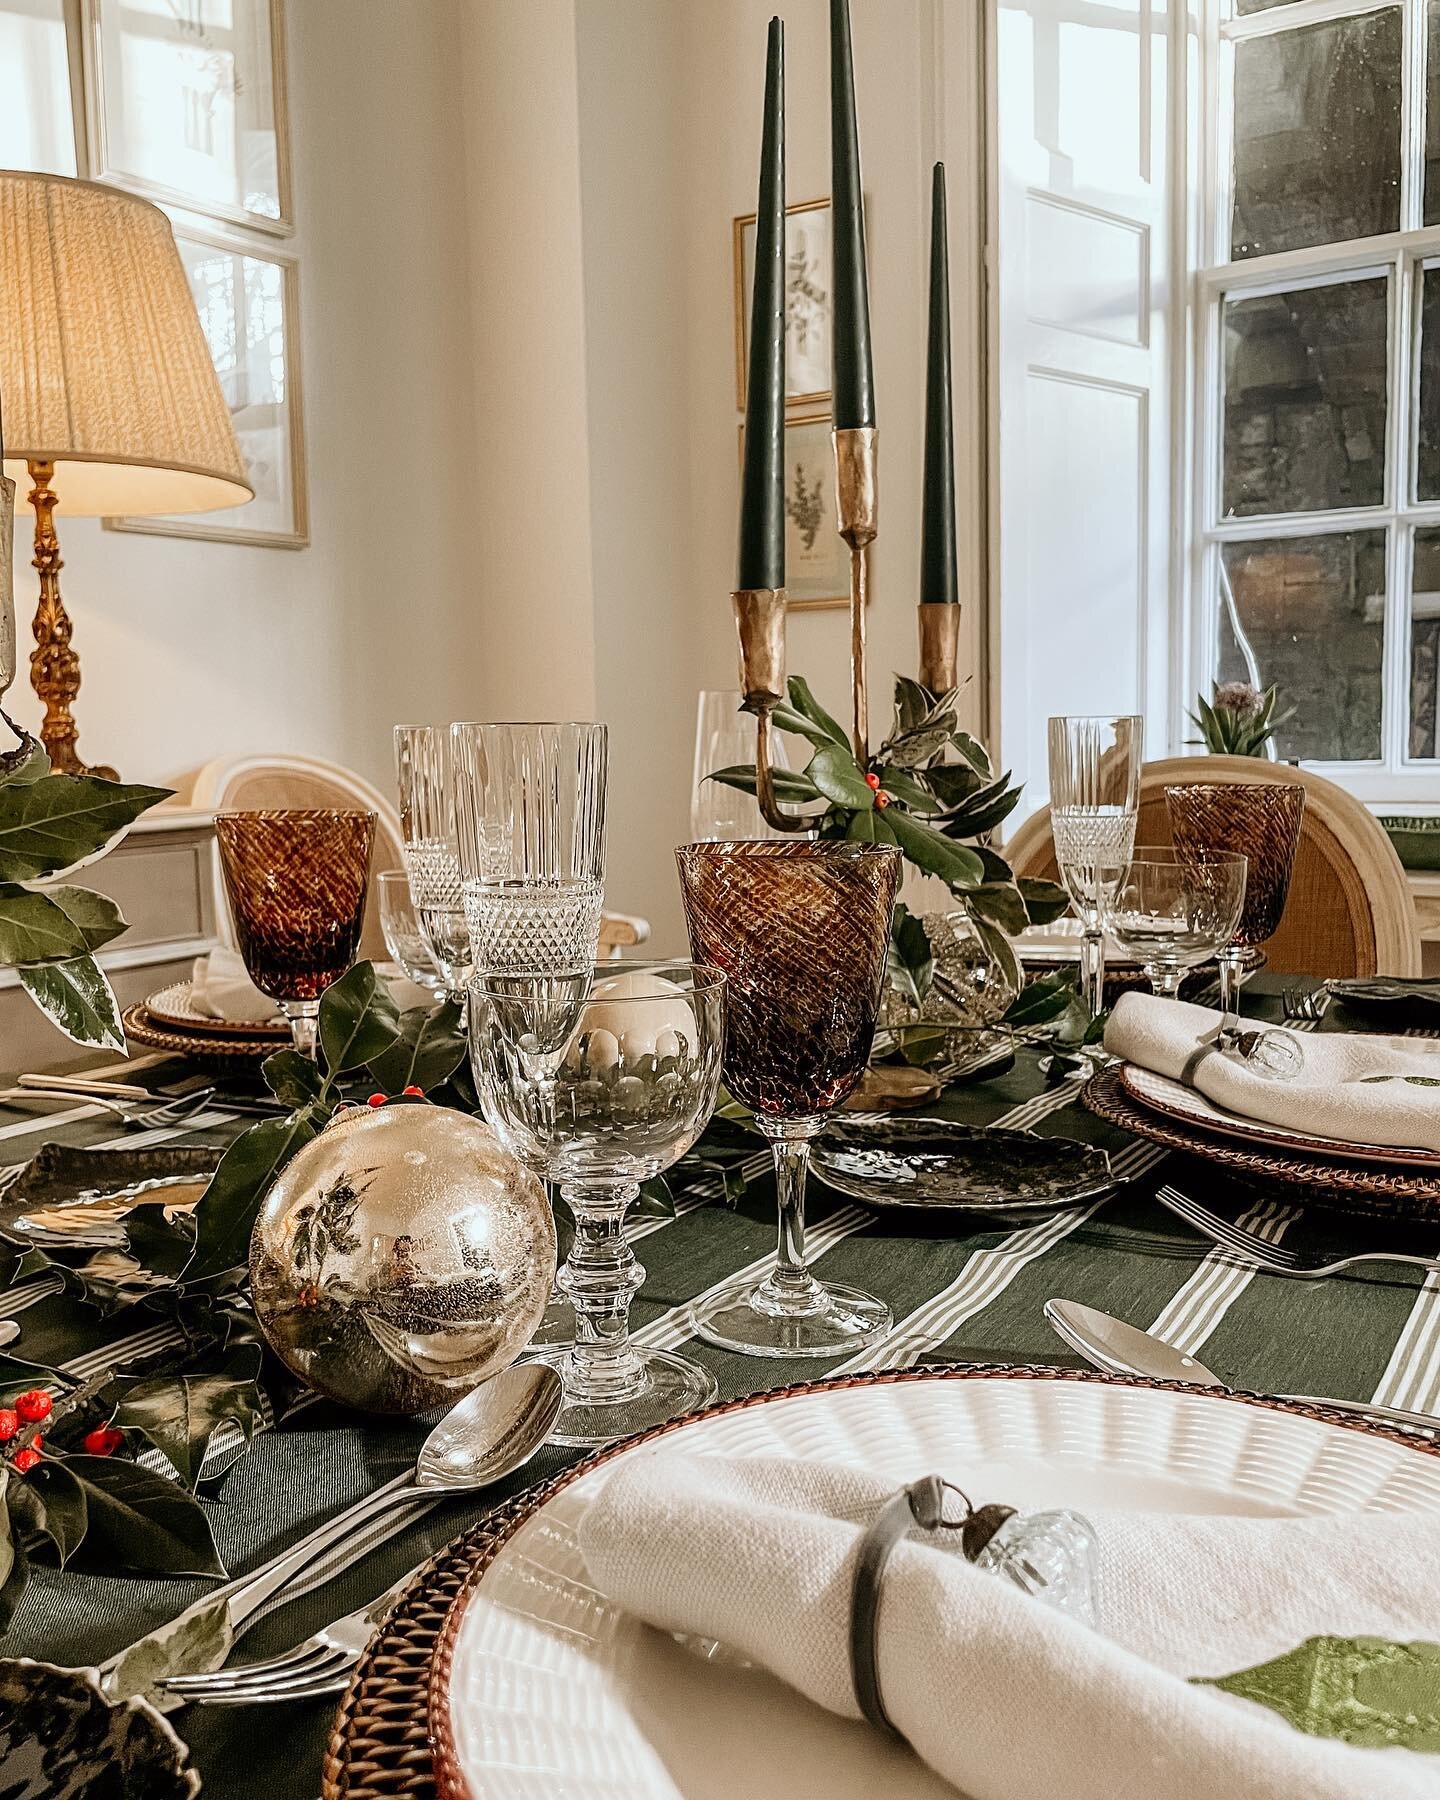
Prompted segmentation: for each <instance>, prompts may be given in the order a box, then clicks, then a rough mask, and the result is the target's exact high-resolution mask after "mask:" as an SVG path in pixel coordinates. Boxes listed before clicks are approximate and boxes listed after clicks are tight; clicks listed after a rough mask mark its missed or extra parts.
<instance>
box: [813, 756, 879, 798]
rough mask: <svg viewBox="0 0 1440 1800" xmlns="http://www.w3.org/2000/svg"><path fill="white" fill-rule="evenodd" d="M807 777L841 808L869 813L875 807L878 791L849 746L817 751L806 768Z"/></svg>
mask: <svg viewBox="0 0 1440 1800" xmlns="http://www.w3.org/2000/svg"><path fill="white" fill-rule="evenodd" d="M805 773H806V774H807V775H808V776H809V777H810V779H811V781H813V782H814V784H815V786H816V787H817V788H818V789H819V790H820V792H821V793H822V794H823V795H824V796H825V798H826V799H827V800H830V801H833V802H834V803H835V805H837V806H846V807H853V808H854V809H855V810H856V811H857V812H861V811H863V812H868V811H869V810H870V808H871V807H873V806H874V804H875V790H874V789H873V788H872V787H871V786H870V783H869V782H868V781H866V779H865V777H864V776H863V775H862V774H861V773H860V765H859V764H858V763H857V762H856V761H855V758H854V756H853V755H852V754H851V752H850V747H849V745H848V744H831V745H829V746H827V748H825V749H824V750H817V751H816V752H815V754H814V755H813V756H812V757H811V758H810V760H809V762H808V763H807V764H806V765H805Z"/></svg>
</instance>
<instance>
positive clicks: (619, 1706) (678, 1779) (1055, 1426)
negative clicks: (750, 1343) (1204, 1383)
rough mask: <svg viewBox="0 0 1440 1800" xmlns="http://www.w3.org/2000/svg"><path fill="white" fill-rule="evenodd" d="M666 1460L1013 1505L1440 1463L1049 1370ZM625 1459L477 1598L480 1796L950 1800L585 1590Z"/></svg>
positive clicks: (773, 1416)
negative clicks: (609, 1490) (755, 1467)
mask: <svg viewBox="0 0 1440 1800" xmlns="http://www.w3.org/2000/svg"><path fill="white" fill-rule="evenodd" d="M663 1442H664V1447H665V1449H666V1450H667V1451H675V1450H681V1449H684V1450H691V1451H697V1452H703V1453H706V1454H713V1455H723V1456H791V1457H796V1458H806V1459H814V1460H825V1461H830V1462H836V1463H841V1464H846V1465H849V1466H852V1467H857V1468H864V1469H871V1470H875V1471H878V1472H881V1473H883V1474H884V1475H885V1476H886V1478H887V1479H888V1480H893V1481H894V1482H895V1484H896V1486H897V1487H898V1486H899V1485H900V1484H901V1483H902V1482H904V1481H907V1480H911V1479H913V1478H915V1477H917V1476H920V1475H923V1474H927V1473H930V1472H940V1473H943V1474H946V1475H948V1476H950V1477H951V1478H952V1479H954V1480H956V1481H958V1482H960V1483H962V1484H963V1485H964V1487H965V1489H966V1491H967V1492H969V1493H970V1494H972V1495H974V1496H975V1497H976V1499H977V1500H992V1499H996V1500H1001V1499H1003V1500H1004V1501H1006V1502H1008V1503H1010V1504H1013V1505H1018V1506H1021V1507H1027V1506H1031V1507H1033V1506H1043V1505H1055V1504H1060V1503H1064V1504H1069V1505H1074V1506H1077V1507H1080V1508H1081V1509H1085V1508H1093V1509H1095V1510H1097V1511H1101V1510H1104V1511H1112V1512H1113V1511H1125V1510H1129V1511H1137V1510H1143V1511H1152V1512H1173V1513H1194V1514H1199V1513H1230V1514H1235V1513H1240V1514H1251V1515H1256V1516H1275V1515H1296V1514H1326V1513H1337V1512H1348V1511H1358V1510H1375V1511H1395V1512H1419V1513H1433V1514H1435V1515H1437V1523H1440V1458H1436V1457H1433V1456H1431V1455H1428V1454H1426V1453H1425V1452H1423V1451H1419V1450H1415V1449H1411V1448H1408V1447H1407V1446H1405V1445H1404V1444H1401V1443H1397V1442H1394V1441H1393V1440H1390V1439H1387V1438H1382V1437H1372V1436H1367V1435H1366V1434H1365V1433H1364V1432H1360V1431H1354V1430H1349V1429H1346V1428H1344V1427H1340V1426H1335V1425H1332V1424H1328V1423H1326V1422H1324V1421H1322V1420H1319V1419H1314V1418H1308V1417H1304V1416H1302V1415H1298V1414H1293V1413H1285V1412H1280V1411H1277V1410H1274V1409H1268V1408H1265V1407H1261V1406H1256V1405H1246V1404H1243V1403H1239V1402H1237V1401H1235V1400H1233V1399H1227V1398H1224V1397H1217V1396H1214V1395H1206V1394H1204V1393H1202V1392H1196V1393H1194V1394H1177V1393H1174V1392H1163V1391H1156V1390H1152V1389H1145V1388H1129V1387H1121V1386H1116V1387H1109V1386H1103V1385H1100V1384H1086V1383H1081V1382H1063V1381H1045V1380H1016V1379H1013V1378H1011V1379H1005V1380H989V1381H987V1380H982V1379H977V1380H967V1381H953V1382H944V1381H941V1382H915V1383H901V1384H896V1385H876V1386H863V1387H854V1388H844V1389H840V1390H837V1391H834V1392H830V1393H823V1394H806V1395H799V1396H793V1397H790V1398H781V1399H777V1400H775V1401H773V1402H770V1403H768V1404H763V1405H752V1406H749V1407H747V1408H745V1409H743V1410H738V1411H733V1412H728V1413H721V1414H719V1415H717V1416H715V1417H711V1418H704V1419H700V1420H697V1421H696V1422H695V1424H693V1425H690V1426H686V1427H682V1428H681V1429H680V1430H678V1431H675V1432H672V1433H670V1434H668V1435H667V1436H666V1437H665V1438H664V1440H663ZM648 1453H650V1447H649V1446H641V1447H640V1448H638V1449H636V1450H633V1451H628V1452H625V1453H623V1454H622V1456H620V1457H616V1458H615V1459H614V1460H613V1461H612V1462H610V1463H608V1464H606V1465H604V1466H602V1467H600V1468H598V1469H596V1470H595V1471H594V1472H593V1473H592V1474H590V1475H588V1476H586V1477H584V1478H582V1479H581V1480H580V1481H578V1482H576V1483H574V1484H573V1485H572V1486H570V1487H567V1488H565V1489H564V1490H562V1491H561V1492H560V1493H559V1494H557V1495H556V1496H555V1498H554V1499H553V1500H551V1501H550V1502H549V1504H548V1505H546V1506H544V1507H542V1508H541V1509H540V1510H539V1511H538V1512H537V1513H536V1514H535V1515H534V1517H533V1518H530V1519H528V1520H527V1521H526V1522H525V1524H524V1525H522V1526H521V1527H520V1529H519V1530H518V1531H517V1532H516V1533H515V1535H514V1536H513V1537H512V1538H511V1539H510V1540H509V1542H508V1543H506V1544H505V1545H504V1546H503V1547H502V1548H501V1550H500V1551H499V1553H498V1554H497V1556H496V1558H495V1560H494V1562H493V1563H492V1564H491V1566H490V1567H489V1569H488V1570H487V1571H486V1572H485V1574H484V1575H483V1577H482V1578H481V1579H480V1580H479V1582H478V1584H477V1585H476V1586H475V1587H474V1589H473V1590H472V1592H471V1593H470V1596H469V1599H468V1602H467V1603H466V1604H465V1609H464V1612H463V1614H462V1616H461V1617H460V1619H459V1623H458V1632H457V1635H456V1641H455V1651H454V1659H453V1664H452V1673H451V1685H450V1693H449V1713H450V1728H451V1735H452V1739H453V1745H454V1762H455V1766H456V1768H457V1771H458V1774H459V1776H460V1779H461V1781H462V1782H463V1783H464V1785H465V1788H466V1790H467V1791H468V1794H469V1796H470V1800H580V1797H581V1796H584V1797H585V1800H679V1797H682V1796H683V1797H684V1800H721V1796H724V1797H726V1800H730V1797H734V1800H740V1797H741V1796H743V1797H744V1800H795V1797H796V1796H797V1795H802V1794H804V1795H817V1794H823V1795H825V1796H826V1800H872V1797H873V1796H874V1795H877V1794H883V1795H885V1796H886V1800H932V1797H933V1800H940V1797H941V1796H950V1800H953V1796H954V1790H953V1789H952V1788H950V1787H949V1786H948V1785H947V1784H945V1783H944V1782H942V1781H941V1780H940V1779H939V1777H938V1776H935V1775H934V1774H932V1773H931V1772H930V1771H929V1770H927V1769H925V1768H924V1767H923V1766H922V1765H921V1764H920V1763H919V1762H918V1761H917V1760H916V1759H915V1758H914V1757H913V1756H912V1755H911V1754H910V1752H909V1751H908V1750H907V1749H905V1748H904V1747H903V1746H896V1745H893V1744H890V1743H887V1742H886V1741H885V1740H883V1739H882V1738H881V1737H880V1736H879V1734H878V1733H875V1732H872V1731H871V1730H869V1728H868V1727H865V1726H862V1725H859V1724H856V1723H852V1722H849V1721H845V1720H842V1719H838V1718H834V1717H832V1716H831V1715H830V1714H828V1713H825V1712H823V1711H821V1710H820V1709H819V1708H817V1707H815V1706H812V1705H810V1704H809V1703H808V1702H807V1701H804V1700H802V1699H800V1698H799V1697H798V1696H796V1695H795V1694H793V1693H792V1692H791V1691H790V1690H789V1689H787V1688H785V1687H783V1686H782V1685H781V1684H780V1683H778V1682H776V1681H774V1680H773V1679H771V1678H770V1677H769V1676H766V1675H763V1674H760V1673H758V1672H756V1671H750V1670H742V1669H737V1668H734V1667H730V1666H726V1665H725V1664H724V1662H723V1660H722V1661H721V1662H716V1663H706V1662H704V1661H702V1660H701V1658H700V1657H698V1656H697V1655H695V1654H694V1653H692V1652H691V1651H688V1650H686V1649H682V1648H681V1647H680V1646H679V1645H678V1644H676V1643H674V1642H673V1641H672V1640H671V1639H669V1638H668V1637H665V1636H663V1635H662V1634H660V1633H658V1632H654V1631H650V1630H648V1629H647V1628H646V1627H644V1626H642V1625H641V1624H639V1623H638V1622H637V1621H636V1620H634V1619H632V1618H630V1617H628V1616H627V1615H626V1614H624V1613H623V1612H621V1611H620V1609H619V1608H618V1607H616V1606H615V1605H614V1604H613V1603H612V1602H610V1601H609V1600H607V1598H606V1597H605V1595H604V1594H602V1593H599V1592H598V1591H597V1590H596V1589H595V1588H594V1586H593V1585H592V1584H591V1582H590V1581H589V1578H588V1575H587V1572H586V1570H585V1567H584V1564H583V1563H582V1561H581V1559H580V1556H579V1552H578V1549H577V1547H576V1542H577V1541H576V1525H577V1521H578V1520H579V1518H580V1517H581V1515H582V1514H583V1512H584V1510H585V1508H586V1506H588V1505H589V1503H590V1501H591V1500H592V1499H593V1497H594V1496H595V1494H596V1493H597V1492H598V1491H599V1488H600V1486H601V1484H602V1483H603V1482H604V1481H606V1480H607V1479H608V1478H609V1476H610V1474H611V1472H612V1470H613V1469H614V1468H615V1467H616V1466H617V1464H618V1463H619V1462H620V1461H622V1460H624V1456H627V1455H645V1454H648Z"/></svg>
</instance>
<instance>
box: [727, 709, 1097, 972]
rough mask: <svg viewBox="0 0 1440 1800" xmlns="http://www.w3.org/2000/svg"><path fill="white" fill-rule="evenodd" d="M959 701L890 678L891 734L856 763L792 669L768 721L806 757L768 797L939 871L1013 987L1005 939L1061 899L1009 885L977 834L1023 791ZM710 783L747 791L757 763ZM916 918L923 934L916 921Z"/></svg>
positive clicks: (1045, 919)
mask: <svg viewBox="0 0 1440 1800" xmlns="http://www.w3.org/2000/svg"><path fill="white" fill-rule="evenodd" d="M956 700H957V694H956V693H949V694H932V693H931V692H930V691H929V689H928V688H925V687H922V686H921V685H920V683H919V682H918V681H911V680H910V679H909V678H908V677H906V676H904V675H897V676H896V678H895V716H894V722H893V724H892V726H891V729H890V733H889V735H888V736H887V737H886V739H885V741H884V743H883V744H881V746H880V748H879V749H878V750H877V751H876V752H875V753H874V755H873V756H871V757H870V759H869V761H868V762H867V764H866V765H865V767H864V768H863V769H862V768H861V766H860V764H859V763H858V762H857V761H856V758H855V754H854V752H853V750H852V749H851V747H850V740H849V738H848V737H847V736H846V734H845V732H844V731H843V730H842V729H841V727H840V726H839V724H837V723H836V721H835V720H834V719H833V718H832V717H831V716H830V714H829V713H827V712H826V711H825V709H824V708H823V707H822V706H821V705H820V704H819V702H818V701H817V700H816V699H815V696H814V695H813V694H812V693H811V692H810V688H809V685H808V684H807V683H806V681H805V680H804V679H803V677H801V676H799V675H792V676H791V677H790V681H789V687H788V704H787V705H782V706H777V707H776V708H775V711H774V713H773V715H772V717H773V720H774V723H775V725H776V726H777V727H778V729H779V730H781V731H784V732H788V733H790V734H791V735H792V736H795V737H799V738H803V739H804V740H805V741H806V742H807V743H808V744H809V745H810V746H811V755H810V759H809V761H808V762H807V763H806V764H805V767H804V768H803V769H802V770H801V771H799V772H798V773H786V772H784V771H780V772H777V774H776V776H775V788H776V793H777V795H778V797H779V798H780V800H781V801H782V802H785V803H787V804H790V805H794V804H797V803H798V804H804V803H806V802H811V803H818V802H823V805H817V806H816V810H815V812H814V814H813V815H812V823H813V826H814V829H815V831H816V832H817V833H818V835H819V836H820V837H821V838H832V839H833V838H849V839H851V840H852V841H854V842H859V843H867V844H898V845H899V846H900V849H901V851H902V852H903V854H904V856H905V859H906V861H907V862H910V863H912V864H913V865H914V866H915V867H916V868H917V869H919V870H921V871H922V872H923V873H924V874H926V875H935V876H938V877H939V879H940V880H941V881H943V882H944V883H945V885H946V887H948V888H949V890H950V892H951V894H952V895H953V896H954V897H955V900H956V903H957V904H958V905H959V907H960V908H961V909H962V910H963V911H964V912H965V913H966V914H967V915H968V916H969V919H970V921H971V923H972V925H973V926H974V928H975V931H976V933H977V935H978V936H979V938H980V940H981V942H982V943H983V944H984V946H985V948H986V950H987V951H988V952H989V954H990V956H991V957H992V959H993V960H994V961H995V962H996V963H997V964H998V965H999V967H1000V968H1001V970H1002V971H1003V972H1004V973H1005V975H1006V976H1007V978H1008V979H1009V980H1010V982H1011V983H1012V985H1014V986H1017V987H1018V986H1019V984H1020V967H1019V963H1018V961H1017V959H1016V956H1015V951H1014V948H1013V946H1012V945H1011V942H1010V939H1011V937H1013V936H1014V935H1015V934H1016V933H1017V932H1020V931H1023V930H1024V929H1025V927H1026V926H1027V925H1037V924H1048V923H1049V922H1050V921H1051V920H1052V919H1058V918H1059V917H1060V916H1061V915H1062V914H1063V913H1064V912H1065V911H1066V910H1067V909H1068V906H1069V900H1068V898H1067V897H1066V894H1065V890H1064V889H1063V888H1061V887H1058V886H1057V885H1056V884H1055V883H1054V882H1052V881H1032V880H1029V879H1020V880H1017V879H1016V877H1015V875H1014V874H1013V872H1012V871H1011V868H1010V865H1009V864H1008V863H1007V862H1006V861H1005V860H1004V858H1003V857H1001V856H999V855H997V854H996V852H995V851H994V850H992V849H990V848H989V847H988V846H987V845H985V844H984V843H981V842H980V841H978V840H980V839H982V838H984V837H986V836H987V835H988V834H989V833H990V832H992V831H993V830H994V829H995V828H996V826H998V825H999V824H1001V822H1002V821H1003V820H1005V819H1006V818H1008V817H1009V815H1010V813H1011V812H1012V811H1013V810H1014V808H1015V806H1016V805H1017V803H1018V802H1019V799H1020V789H1019V788H1018V787H1016V786H1014V785H1013V784H1012V782H1011V780H1010V776H1009V774H1008V773H1005V774H1001V775H998V776H997V775H996V773H995V770H994V768H993V766H992V764H991V762H990V758H989V756H988V754H987V753H986V751H985V748H984V746H983V745H982V744H980V743H978V742H977V741H976V740H975V739H974V738H973V737H972V736H971V735H970V733H969V732H968V731H962V730H961V729H960V724H959V717H958V714H957V712H956ZM708 779H709V780H711V781H719V782H722V783H724V785H725V786H727V787H733V788H739V789H740V790H741V791H742V792H743V793H747V794H753V793H754V792H755V780H756V777H755V765H754V764H753V763H745V764H738V765H736V766H735V767H733V768H728V769H715V770H712V772H711V773H710V775H709V777H708ZM912 923H913V927H914V929H915V930H918V931H919V933H920V935H921V936H923V935H924V926H923V925H921V924H920V922H919V921H918V920H914V921H913V922H912Z"/></svg>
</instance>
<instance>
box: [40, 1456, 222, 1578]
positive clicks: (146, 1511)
mask: <svg viewBox="0 0 1440 1800" xmlns="http://www.w3.org/2000/svg"><path fill="white" fill-rule="evenodd" d="M65 1467H66V1468H67V1469H68V1470H69V1471H70V1473H71V1474H72V1475H73V1476H74V1477H75V1479H76V1481H78V1482H79V1484H80V1489H81V1492H82V1493H83V1495H84V1498H85V1511H86V1517H87V1519H88V1521H89V1522H88V1525H87V1528H86V1532H85V1539H84V1542H83V1543H82V1544H81V1545H80V1548H79V1551H78V1553H77V1561H79V1562H83V1563H84V1565H85V1566H86V1567H88V1568H92V1569H96V1570H99V1571H102V1572H106V1573H113V1572H114V1571H115V1570H117V1569H131V1570H134V1571H135V1572H136V1573H138V1574H141V1575H222V1576H223V1575H224V1573H225V1565H224V1563H222V1562H221V1560H220V1558H219V1556H218V1555H217V1554H216V1550H215V1540H214V1539H213V1538H212V1537H211V1535H210V1522H209V1520H208V1519H207V1518H206V1517H205V1514H204V1512H203V1510H202V1509H201V1507H200V1505H199V1503H198V1502H197V1501H196V1500H194V1499H193V1498H192V1497H191V1496H190V1495H189V1494H187V1493H186V1492H185V1490H184V1489H183V1488H181V1487H179V1486H177V1485H176V1483H175V1482H173V1481H166V1480H165V1479H164V1477H163V1476H160V1475H155V1474H152V1473H151V1471H150V1470H149V1469H145V1468H142V1467H141V1466H140V1464H139V1463H132V1462H122V1461H120V1460H118V1459H117V1458H115V1457H109V1456H68V1457H66V1459H65Z"/></svg>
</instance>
